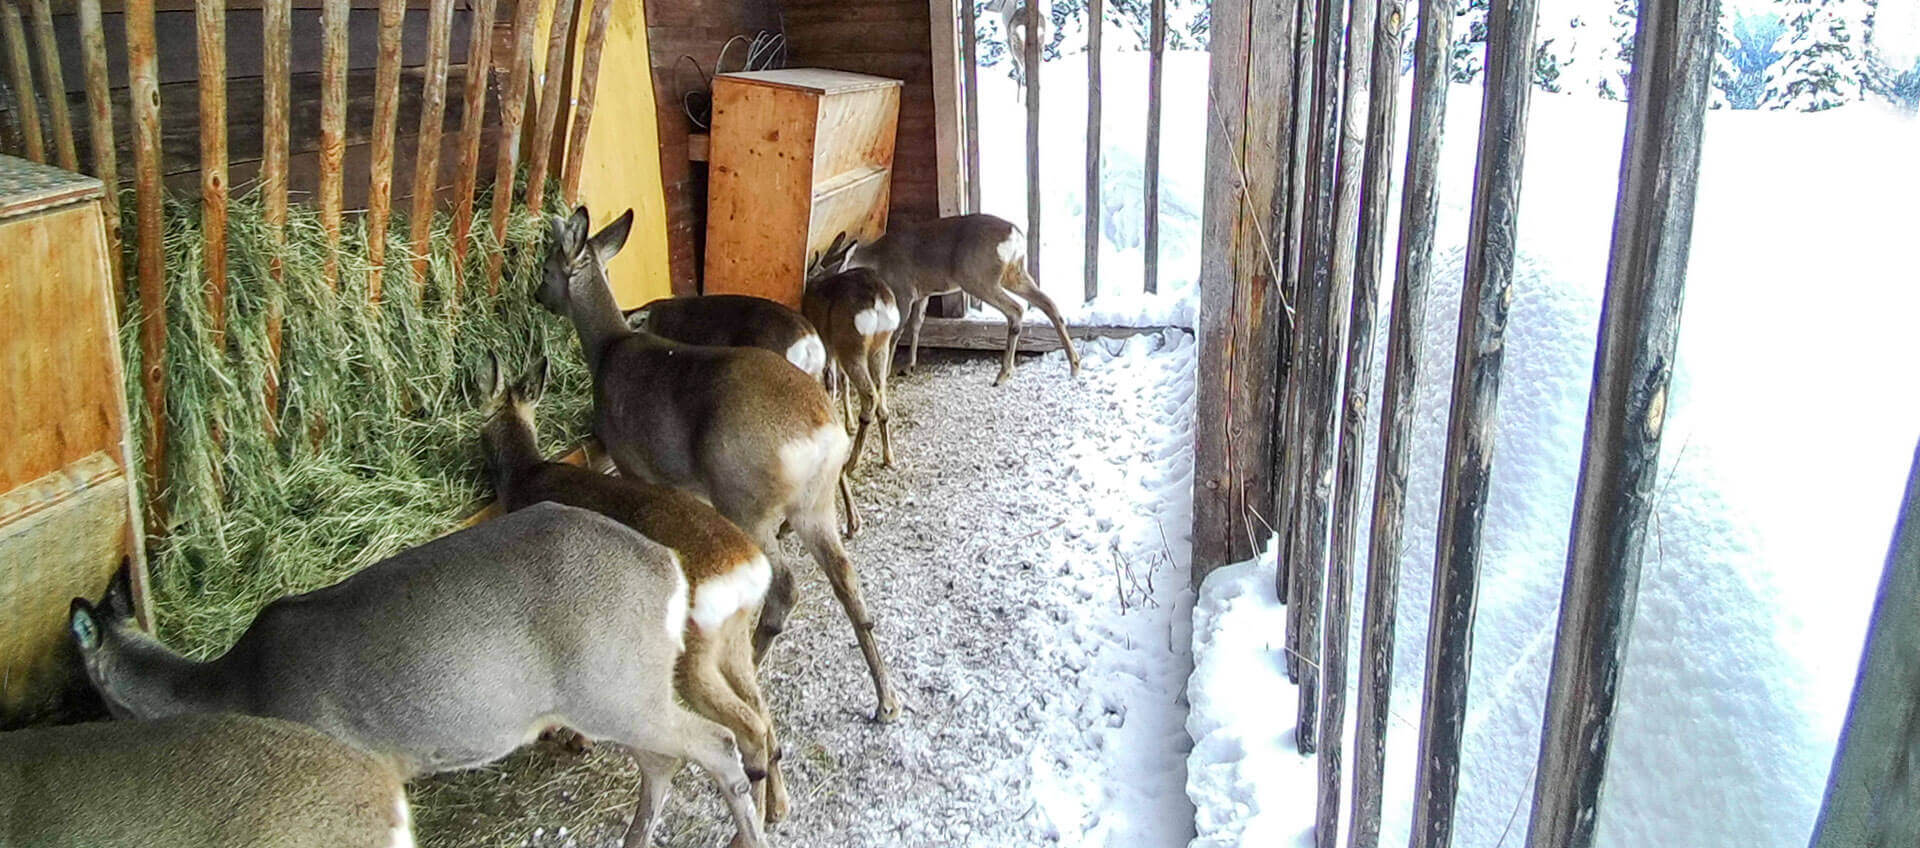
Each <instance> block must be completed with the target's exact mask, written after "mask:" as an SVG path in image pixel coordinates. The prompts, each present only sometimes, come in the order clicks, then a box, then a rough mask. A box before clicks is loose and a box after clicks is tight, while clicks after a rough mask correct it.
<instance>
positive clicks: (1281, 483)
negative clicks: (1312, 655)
mask: <svg viewBox="0 0 1920 848" xmlns="http://www.w3.org/2000/svg"><path fill="white" fill-rule="evenodd" d="M1318 5H1319V4H1318V2H1317V0H1302V2H1299V3H1298V4H1297V5H1296V8H1295V11H1296V14H1295V16H1294V17H1295V20H1294V32H1295V33H1296V38H1295V43H1294V46H1293V108H1292V110H1291V111H1292V113H1291V115H1289V116H1288V137H1287V149H1288V173H1290V174H1291V175H1292V179H1290V180H1288V182H1287V189H1286V192H1285V194H1284V195H1282V196H1281V197H1278V198H1275V200H1276V202H1278V203H1283V204H1285V206H1284V208H1283V209H1282V210H1281V212H1280V213H1279V215H1277V216H1276V219H1277V220H1278V221H1279V223H1280V225H1281V227H1282V229H1283V234H1282V236H1281V239H1280V241H1281V251H1282V256H1281V262H1282V263H1284V264H1283V265H1282V268H1281V273H1282V274H1283V275H1284V276H1283V280H1282V287H1283V288H1284V289H1285V290H1286V293H1287V297H1288V298H1289V302H1291V303H1292V304H1293V307H1294V315H1293V320H1291V321H1289V322H1287V324H1286V327H1285V331H1286V334H1287V335H1286V338H1285V339H1284V340H1283V341H1282V342H1281V348H1282V350H1281V355H1282V360H1281V378H1280V380H1281V385H1280V386H1279V388H1278V389H1277V391H1278V394H1279V396H1280V402H1279V403H1278V404H1276V405H1275V407H1276V408H1275V411H1274V419H1273V433H1274V439H1273V442H1274V454H1275V459H1274V463H1273V479H1274V485H1273V489H1274V498H1273V514H1274V521H1275V537H1276V538H1275V539H1274V544H1275V545H1276V546H1278V547H1279V555H1278V556H1277V557H1276V558H1275V559H1276V566H1277V567H1276V568H1275V569H1274V594H1275V597H1277V598H1279V599H1280V601H1281V602H1282V603H1284V604H1286V606H1287V627H1286V632H1285V633H1283V634H1282V637H1283V640H1284V641H1283V642H1282V648H1281V654H1282V657H1281V662H1282V664H1283V665H1285V667H1286V670H1287V679H1288V680H1289V681H1292V682H1295V683H1298V682H1299V680H1300V663H1299V655H1298V654H1296V653H1295V651H1296V650H1297V649H1298V647H1299V646H1298V645H1296V644H1295V643H1294V641H1293V640H1294V639H1295V638H1296V637H1297V634H1298V627H1299V622H1298V620H1297V614H1298V612H1299V605H1298V603H1297V601H1298V597H1299V591H1298V589H1299V587H1298V584H1297V583H1296V582H1295V581H1294V579H1293V578H1294V576H1295V575H1294V573H1293V569H1292V565H1293V563H1292V554H1291V552H1292V551H1293V538H1294V534H1293V530H1294V524H1295V522H1294V516H1295V515H1298V514H1299V512H1300V483H1299V473H1300V472H1299V462H1300V447H1301V446H1300V445H1299V443H1298V442H1297V441H1295V440H1296V439H1298V438H1299V427H1300V424H1299V418H1300V378H1301V367H1300V365H1301V363H1302V362H1303V361H1304V357H1305V355H1306V354H1305V347H1304V345H1305V337H1306V335H1307V332H1306V327H1305V325H1304V323H1303V321H1304V320H1305V318H1306V313H1305V304H1304V303H1303V302H1302V300H1301V298H1302V297H1303V296H1304V295H1305V293H1306V289H1307V283H1306V282H1305V269H1306V268H1307V265H1306V260H1305V256H1306V243H1305V241H1304V234H1303V232H1302V231H1303V230H1304V229H1305V226H1306V220H1307V215H1306V209H1307V206H1308V202H1309V198H1310V197H1312V195H1310V194H1309V193H1308V184H1309V183H1311V182H1312V181H1313V177H1314V171H1313V169H1312V168H1310V167H1308V163H1309V161H1310V159H1309V158H1308V157H1309V151H1310V149H1311V148H1312V144H1313V138H1314V134H1313V133H1312V132H1311V131H1310V129H1309V128H1310V127H1312V126H1313V115H1314V112H1313V91H1314V86H1315V85H1317V84H1318V76H1317V72H1318V67H1317V64H1316V59H1315V55H1316V54H1315V51H1314V47H1313V37H1314V35H1315V33H1316V32H1317V28H1318V24H1317V21H1318V20H1319V18H1318V17H1317V14H1318V10H1317V9H1316V7H1317V6H1318Z"/></svg>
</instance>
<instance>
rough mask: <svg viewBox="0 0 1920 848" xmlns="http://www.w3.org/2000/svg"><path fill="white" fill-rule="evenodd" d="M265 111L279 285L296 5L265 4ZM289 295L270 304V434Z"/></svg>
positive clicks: (274, 269) (264, 175) (267, 186)
mask: <svg viewBox="0 0 1920 848" xmlns="http://www.w3.org/2000/svg"><path fill="white" fill-rule="evenodd" d="M260 20H261V24H260V25H261V33H260V40H261V42H262V45H261V46H262V52H261V60H260V61H261V65H260V67H261V75H262V76H263V77H264V79H263V80H262V83H263V84H264V85H263V89H262V98H261V100H262V106H261V111H263V112H265V113H266V114H265V116H264V117H265V121H264V126H263V127H262V130H263V132H264V134H265V136H266V137H265V138H264V139H262V147H263V150H262V151H261V153H262V162H261V167H260V199H261V205H262V209H261V217H262V219H264V220H265V222H266V225H267V240H268V241H269V242H271V243H272V244H273V246H274V248H275V250H274V256H273V258H272V259H270V260H269V261H268V265H267V269H268V273H270V274H272V275H273V279H274V282H276V283H279V282H283V281H284V280H285V279H286V269H285V268H283V267H281V264H280V256H281V254H282V253H283V251H281V250H280V248H282V247H285V246H286V243H287V144H288V135H289V133H288V101H289V100H290V98H289V96H288V91H287V89H288V88H289V86H290V85H291V80H290V78H289V73H290V71H291V68H292V64H293V45H292V36H291V31H292V29H293V0H264V2H263V3H262V4H261V19H260ZM284 294H285V293H284V292H281V293H280V294H279V295H276V296H272V297H269V298H268V300H267V350H268V362H269V363H270V365H269V367H268V369H267V389H266V393H265V395H266V396H265V397H264V398H263V403H262V406H263V408H264V409H265V411H266V416H267V429H268V432H274V431H275V426H274V422H275V421H278V420H279V416H278V415H277V414H276V410H277V409H278V408H279V399H280V343H281V340H280V330H281V324H282V319H283V315H284V312H283V310H284V309H285V299H284Z"/></svg>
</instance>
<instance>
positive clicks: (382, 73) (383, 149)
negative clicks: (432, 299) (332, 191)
mask: <svg viewBox="0 0 1920 848" xmlns="http://www.w3.org/2000/svg"><path fill="white" fill-rule="evenodd" d="M406 22H407V0H380V56H379V59H378V60H377V61H378V64H377V65H375V70H374V88H373V128H372V129H373V163H372V166H371V167H370V168H369V170H370V171H371V173H370V174H369V176H368V182H367V265H368V268H367V301H368V302H369V303H379V302H380V290H381V287H382V286H383V285H384V282H385V278H386V271H387V216H388V215H389V213H391V211H392V210H393V146H394V131H395V130H396V129H397V128H398V126H399V123H400V36H401V33H402V31H403V30H402V28H403V27H404V26H405V25H406Z"/></svg>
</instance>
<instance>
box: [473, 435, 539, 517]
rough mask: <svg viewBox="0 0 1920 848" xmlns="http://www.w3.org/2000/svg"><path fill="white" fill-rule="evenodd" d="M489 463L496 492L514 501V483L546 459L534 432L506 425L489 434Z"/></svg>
mask: <svg viewBox="0 0 1920 848" xmlns="http://www.w3.org/2000/svg"><path fill="white" fill-rule="evenodd" d="M487 453H488V456H487V463H488V466H489V467H490V468H491V469H492V471H493V491H494V492H495V493H496V494H498V495H499V496H500V497H501V499H503V500H508V501H510V500H512V495H511V493H512V492H513V491H514V489H515V485H514V484H515V483H516V482H517V481H518V480H519V479H520V477H521V476H522V475H524V474H525V473H526V472H528V471H530V470H532V469H533V468H535V467H537V466H539V464H540V463H541V462H544V461H545V460H546V458H545V457H543V456H541V455H540V445H539V444H538V443H536V442H535V441H534V437H533V431H532V430H531V429H529V428H526V427H503V428H501V431H500V432H495V433H490V434H488V440H487Z"/></svg>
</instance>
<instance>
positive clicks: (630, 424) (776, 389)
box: [535, 207, 900, 722]
mask: <svg viewBox="0 0 1920 848" xmlns="http://www.w3.org/2000/svg"><path fill="white" fill-rule="evenodd" d="M587 223H588V215H587V210H586V207H580V208H578V209H575V210H574V212H573V215H572V216H570V217H567V218H561V217H558V216H555V217H554V218H553V219H552V221H551V222H550V226H551V233H550V240H549V243H548V248H547V249H548V253H547V260H546V269H545V273H544V275H543V277H542V279H541V284H540V288H539V290H538V291H537V292H536V293H535V297H536V298H537V299H538V300H539V301H540V303H541V304H542V305H543V306H545V307H546V308H547V309H549V310H552V311H553V312H555V313H558V314H560V315H564V316H566V317H568V318H569V319H570V320H572V322H573V326H574V329H575V330H576V331H577V332H578V333H579V336H580V350H581V353H582V354H583V355H584V357H585V358H586V362H587V368H588V371H589V373H591V374H592V375H593V430H594V434H595V435H596V436H598V437H599V440H600V443H601V444H602V445H603V446H604V447H605V449H606V451H607V454H608V455H609V457H611V458H612V460H613V463H614V465H616V466H618V467H619V469H620V471H621V473H623V474H626V475H627V476H630V477H635V478H639V479H645V480H651V481H653V482H655V483H660V484H662V485H669V486H675V487H678V488H681V489H685V490H687V491H688V492H690V493H692V494H693V495H694V496H695V497H698V498H700V499H701V500H703V501H706V502H707V503H710V504H712V505H713V507H714V509H716V510H718V511H719V512H720V514H721V515H723V516H726V517H727V518H728V519H729V520H731V521H732V522H733V523H735V524H737V525H739V526H740V528H741V529H743V530H745V531H746V532H747V535H748V536H750V537H752V538H753V540H754V541H755V542H756V543H758V544H759V545H760V548H761V550H762V551H764V552H765V553H766V554H767V556H768V558H769V559H770V560H772V561H773V562H772V565H773V580H772V585H771V586H770V587H769V591H768V594H767V599H766V602H765V604H764V606H763V607H762V609H761V613H760V624H759V627H758V628H757V630H756V631H755V633H754V653H755V655H756V657H758V656H763V655H764V654H765V653H766V651H767V648H768V646H769V645H771V643H772V640H773V639H774V638H775V637H776V636H777V635H778V634H779V633H780V631H781V630H782V629H784V628H785V626H786V620H787V616H788V614H789V613H790V612H791V611H792V608H793V604H794V602H795V601H796V600H797V599H798V598H797V595H798V592H797V588H796V586H795V585H794V582H793V574H792V571H791V570H790V569H789V568H788V567H787V566H786V563H785V562H784V561H783V560H781V559H780V558H779V557H778V555H777V551H778V550H779V547H778V546H779V542H778V540H777V538H776V534H777V533H778V532H779V529H780V525H781V523H782V522H783V521H784V522H786V523H787V524H789V525H790V526H792V528H793V530H794V532H795V533H797V534H798V535H799V536H800V539H801V541H802V542H804V543H805V544H806V546H807V549H808V551H809V552H810V553H812V555H813V558H814V560H815V561H816V562H818V563H819V564H820V567H821V570H822V571H824V572H826V577H827V581H828V582H829V583H830V584H832V586H833V591H834V595H835V596H836V597H838V599H839V601H840V605H841V607H842V608H843V609H844V610H845V611H846V614H847V618H848V619H849V620H850V621H851V622H852V623H853V631H854V637H855V639H856V640H858V642H859V645H860V652H861V654H862V655H863V656H864V657H865V659H866V662H867V670H868V672H869V673H870V674H871V675H872V677H873V686H874V691H875V694H876V696H877V698H878V701H879V706H878V707H877V709H876V710H875V712H874V717H875V719H877V720H879V721H883V722H884V721H892V720H893V719H895V718H897V717H898V716H899V713H900V704H899V701H898V699H897V698H896V697H895V695H894V692H893V684H892V682H891V681H889V679H888V673H887V666H886V662H885V660H884V659H882V657H881V655H880V647H879V643H878V642H877V641H876V640H875V638H874V635H873V619H872V617H871V616H869V614H868V613H867V607H866V600H865V598H864V597H863V596H862V594H861V591H860V579H859V577H858V575H856V574H855V573H854V568H853V561H852V560H851V559H849V558H848V557H847V552H846V549H845V548H844V547H842V546H841V543H840V532H839V521H838V520H837V516H836V515H835V510H834V503H833V498H834V490H835V487H836V485H837V484H838V483H839V481H840V470H841V468H842V467H843V466H844V465H845V464H846V458H847V447H848V440H847V434H846V431H845V429H844V428H843V427H842V425H841V424H839V423H838V422H836V421H835V420H834V416H833V410H832V403H831V401H830V400H829V399H828V397H827V394H826V390H825V389H823V388H821V385H820V382H819V381H817V380H814V379H811V378H809V377H808V376H807V375H805V374H803V373H801V372H800V370H799V369H796V368H794V367H793V366H792V364H791V363H789V362H787V361H786V360H785V359H782V358H781V357H780V356H779V355H778V354H775V353H772V352H770V351H767V350H763V349H760V348H751V347H705V346H698V345H683V344H680V343H678V342H674V341H672V340H669V339H664V338H661V337H659V336H656V335H653V334H651V333H645V332H636V331H634V330H633V329H631V328H629V327H628V326H627V324H626V322H625V321H624V320H623V319H622V318H621V316H620V310H619V308H618V307H616V306H615V305H614V300H613V291H612V290H611V289H610V288H609V287H608V282H607V264H606V263H607V262H608V260H610V259H612V258H613V257H614V256H615V255H616V254H618V253H619V252H620V248H621V247H622V246H623V245H625V244H626V241H627V235H628V233H629V231H630V230H631V229H632V227H633V210H631V209H629V210H627V212H626V213H625V214H623V215H621V216H620V218H619V219H617V220H615V221H614V222H613V223H611V224H608V225H607V226H606V227H605V228H604V229H602V230H601V231H600V232H598V233H595V234H594V235H593V236H592V237H591V238H589V237H588V235H587Z"/></svg>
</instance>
